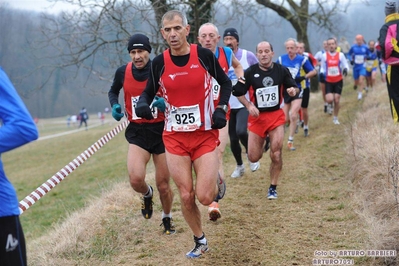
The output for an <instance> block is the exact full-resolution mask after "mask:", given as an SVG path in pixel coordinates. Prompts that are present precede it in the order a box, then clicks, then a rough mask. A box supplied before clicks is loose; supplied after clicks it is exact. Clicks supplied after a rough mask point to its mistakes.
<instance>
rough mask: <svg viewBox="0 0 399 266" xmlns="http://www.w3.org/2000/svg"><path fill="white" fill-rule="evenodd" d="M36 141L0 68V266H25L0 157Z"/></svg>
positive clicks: (11, 191)
mask: <svg viewBox="0 0 399 266" xmlns="http://www.w3.org/2000/svg"><path fill="white" fill-rule="evenodd" d="M37 138H38V132H37V128H36V125H35V123H34V122H33V119H32V117H31V115H30V114H29V112H28V110H27V109H26V107H25V105H24V103H23V102H22V100H21V98H20V97H19V95H18V93H17V91H16V90H15V88H14V86H13V85H12V83H11V81H10V79H9V78H8V76H7V74H6V73H5V72H4V70H3V69H2V68H1V67H0V262H1V263H0V264H1V265H4V266H8V265H10V266H19V265H26V248H25V238H24V234H23V231H22V227H21V224H20V222H19V214H20V213H19V207H18V204H19V203H18V198H17V193H16V192H15V189H14V187H13V186H12V184H11V183H10V181H9V180H8V179H7V177H6V175H5V173H4V169H3V163H2V161H1V154H2V153H4V152H7V151H10V150H12V149H15V148H17V147H19V146H22V145H24V144H26V143H28V142H31V141H33V140H35V139H37Z"/></svg>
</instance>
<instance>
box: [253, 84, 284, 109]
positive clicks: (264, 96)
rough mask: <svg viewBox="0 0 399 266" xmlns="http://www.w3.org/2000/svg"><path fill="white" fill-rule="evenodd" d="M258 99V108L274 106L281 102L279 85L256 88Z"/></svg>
mask: <svg viewBox="0 0 399 266" xmlns="http://www.w3.org/2000/svg"><path fill="white" fill-rule="evenodd" d="M256 101H257V103H258V108H267V107H274V106H276V105H278V104H279V102H280V96H279V93H278V86H277V85H275V86H271V87H265V88H259V89H256Z"/></svg>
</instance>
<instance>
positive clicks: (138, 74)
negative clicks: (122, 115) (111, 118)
mask: <svg viewBox="0 0 399 266" xmlns="http://www.w3.org/2000/svg"><path fill="white" fill-rule="evenodd" d="M126 66H127V64H126V65H123V66H121V67H119V68H118V69H117V70H116V72H115V76H114V81H113V82H112V85H111V88H110V90H109V91H108V99H109V103H110V104H111V107H112V106H113V105H114V104H116V103H119V101H118V98H119V93H120V90H121V89H122V88H123V83H124V81H125V71H126ZM150 68H151V60H149V61H148V63H147V64H146V65H145V67H144V68H142V69H138V68H136V67H135V66H134V64H132V73H133V76H134V78H135V80H137V81H145V80H147V79H148V76H149V75H150Z"/></svg>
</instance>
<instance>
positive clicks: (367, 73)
mask: <svg viewBox="0 0 399 266" xmlns="http://www.w3.org/2000/svg"><path fill="white" fill-rule="evenodd" d="M376 71H377V68H376V67H373V68H372V69H371V70H370V71H367V70H366V77H371V73H373V72H376Z"/></svg>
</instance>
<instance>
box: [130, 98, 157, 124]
mask: <svg viewBox="0 0 399 266" xmlns="http://www.w3.org/2000/svg"><path fill="white" fill-rule="evenodd" d="M135 111H136V115H137V116H138V117H141V118H145V119H148V120H151V119H154V117H153V116H152V112H151V109H150V106H149V105H148V104H147V103H146V102H140V101H139V102H138V103H137V105H136V108H135Z"/></svg>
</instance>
